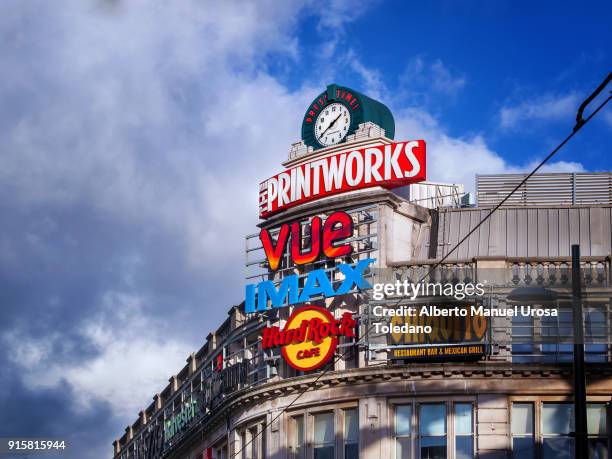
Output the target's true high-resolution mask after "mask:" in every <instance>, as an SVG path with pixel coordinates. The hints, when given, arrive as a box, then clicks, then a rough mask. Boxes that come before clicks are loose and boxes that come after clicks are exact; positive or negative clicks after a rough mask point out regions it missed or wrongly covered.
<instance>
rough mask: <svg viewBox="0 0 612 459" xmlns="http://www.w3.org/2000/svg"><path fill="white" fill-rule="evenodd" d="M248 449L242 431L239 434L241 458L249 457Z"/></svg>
mask: <svg viewBox="0 0 612 459" xmlns="http://www.w3.org/2000/svg"><path fill="white" fill-rule="evenodd" d="M248 451H249V449H248V447H247V435H246V431H244V432H242V433H241V434H240V452H241V454H240V457H242V459H249V455H248Z"/></svg>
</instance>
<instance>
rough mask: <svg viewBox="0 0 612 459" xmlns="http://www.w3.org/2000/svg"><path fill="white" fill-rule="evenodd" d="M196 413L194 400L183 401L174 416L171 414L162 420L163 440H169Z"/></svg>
mask: <svg viewBox="0 0 612 459" xmlns="http://www.w3.org/2000/svg"><path fill="white" fill-rule="evenodd" d="M195 415H196V400H193V401H192V402H191V403H185V405H183V408H182V409H181V411H179V413H178V414H177V415H176V416H172V417H171V418H170V419H167V420H166V421H165V422H164V441H168V440H170V439H171V438H172V437H174V436H175V435H176V434H177V433H178V432H180V431H181V430H183V428H184V427H185V426H187V425H188V424H189V423H190V422H191V421H192V420H193V418H195Z"/></svg>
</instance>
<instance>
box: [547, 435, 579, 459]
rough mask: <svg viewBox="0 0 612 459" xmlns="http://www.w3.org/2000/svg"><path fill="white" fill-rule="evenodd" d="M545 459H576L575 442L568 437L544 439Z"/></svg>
mask: <svg viewBox="0 0 612 459" xmlns="http://www.w3.org/2000/svg"><path fill="white" fill-rule="evenodd" d="M542 453H543V454H542V457H543V459H574V440H573V439H571V438H567V437H556V438H550V437H549V438H544V442H543V445H542Z"/></svg>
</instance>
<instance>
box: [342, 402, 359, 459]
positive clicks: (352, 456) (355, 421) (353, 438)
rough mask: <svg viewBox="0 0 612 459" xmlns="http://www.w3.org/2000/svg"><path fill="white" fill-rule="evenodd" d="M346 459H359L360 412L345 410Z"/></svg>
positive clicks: (353, 409)
mask: <svg viewBox="0 0 612 459" xmlns="http://www.w3.org/2000/svg"><path fill="white" fill-rule="evenodd" d="M344 459H359V412H358V411H357V409H355V408H352V409H350V410H344Z"/></svg>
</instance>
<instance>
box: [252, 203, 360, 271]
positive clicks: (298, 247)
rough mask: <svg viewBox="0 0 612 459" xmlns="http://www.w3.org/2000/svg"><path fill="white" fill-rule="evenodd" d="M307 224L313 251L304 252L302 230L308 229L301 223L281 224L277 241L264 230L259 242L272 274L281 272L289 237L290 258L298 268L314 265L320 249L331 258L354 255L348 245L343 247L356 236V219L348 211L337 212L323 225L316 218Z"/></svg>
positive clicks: (260, 234)
mask: <svg viewBox="0 0 612 459" xmlns="http://www.w3.org/2000/svg"><path fill="white" fill-rule="evenodd" d="M308 225H309V227H310V228H309V229H310V231H309V234H310V248H309V249H308V250H306V251H304V250H303V249H302V230H303V228H306V227H305V225H302V223H301V222H299V221H295V222H293V223H291V225H289V224H288V223H285V224H283V225H281V227H280V230H279V233H278V237H277V239H276V242H274V241H273V239H272V236H271V235H270V232H269V231H268V230H267V229H262V230H261V232H260V233H259V239H260V240H261V244H262V246H263V248H264V251H265V253H266V257H267V258H268V264H269V265H270V269H271V270H272V271H276V270H277V269H278V267H279V265H280V260H281V257H282V256H283V253H285V249H286V247H287V242H288V240H289V237H290V236H291V259H292V261H293V263H295V264H296V265H305V264H308V263H312V262H314V261H315V260H317V259H318V258H319V256H320V254H321V249H322V251H323V253H324V254H325V256H326V257H328V258H337V257H343V256H345V255H349V254H350V253H351V252H352V247H351V245H350V244H349V243H348V242H347V243H344V244H340V242H341V241H342V240H344V239H346V238H349V237H351V236H352V235H353V219H352V218H351V216H350V215H349V214H347V213H346V212H334V213H333V214H331V215H330V216H329V217H327V219H326V220H325V223H322V220H321V217H313V218H312V220H311V221H310V223H309V224H308Z"/></svg>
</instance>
